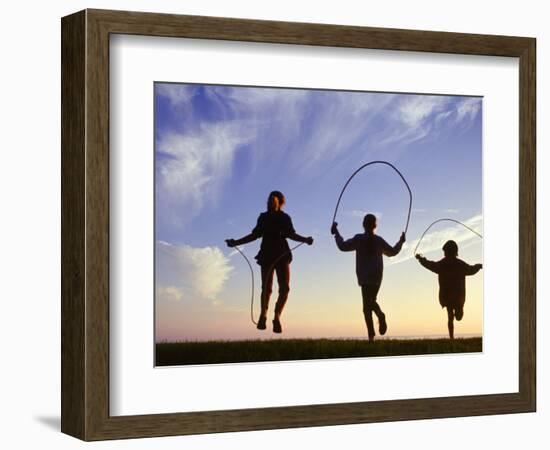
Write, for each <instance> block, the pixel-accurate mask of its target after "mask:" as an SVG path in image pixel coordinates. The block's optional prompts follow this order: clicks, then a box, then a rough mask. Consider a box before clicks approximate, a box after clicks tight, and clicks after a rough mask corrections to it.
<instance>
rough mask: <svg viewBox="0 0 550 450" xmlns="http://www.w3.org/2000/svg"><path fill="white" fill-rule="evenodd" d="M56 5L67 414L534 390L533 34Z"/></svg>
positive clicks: (112, 434) (155, 418)
mask: <svg viewBox="0 0 550 450" xmlns="http://www.w3.org/2000/svg"><path fill="white" fill-rule="evenodd" d="M61 29H62V431H63V432H64V433H67V434H70V435H72V436H75V437H78V438H80V439H83V440H102V439H118V438H132V437H153V436H167V435H183V434H198V433H212V432H227V431H244V430H260V429H275V428H290V427H306V426H321V425H336V424H350V423H368V422H379V421H395V420H412V419H421V418H441V417H458V416H467V415H485V414H501V413H517V412H531V411H535V408H536V383H535V381H536V379H535V378H536V377H535V376H536V333H535V318H536V316H535V310H536V308H535V306H536V292H535V285H536V283H535V280H536V264H535V261H536V257H535V256H536V255H535V243H536V229H535V217H536V206H535V204H536V203H535V184H536V180H535V173H536V158H535V154H536V153H535V149H536V139H535V137H536V127H535V99H536V91H535V60H536V56H535V53H536V51H535V48H536V47H535V42H536V41H535V39H534V38H527V37H508V36H489V35H472V34H459V33H445V32H436V31H418V30H397V29H380V28H368V27H350V26H339V25H320V24H306V23H287V22H272V21H255V20H241V19H229V18H215V17H199V16H178V15H169V14H154V13H135V12H122V11H104V10H85V11H81V12H78V13H75V14H73V15H70V16H67V17H64V18H63V19H62V27H61Z"/></svg>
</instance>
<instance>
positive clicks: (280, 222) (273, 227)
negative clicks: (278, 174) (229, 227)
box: [226, 191, 313, 333]
mask: <svg viewBox="0 0 550 450" xmlns="http://www.w3.org/2000/svg"><path fill="white" fill-rule="evenodd" d="M285 201H286V200H285V197H284V195H283V194H282V193H281V192H279V191H273V192H271V193H270V194H269V197H268V199H267V211H266V212H263V213H261V214H260V216H259V217H258V221H257V223H256V226H255V227H254V229H253V230H252V232H251V233H250V234H247V235H246V236H244V237H242V238H240V239H227V240H226V243H227V245H228V246H229V247H236V246H237V245H241V244H247V243H249V242H252V241H255V240H256V239H258V238H260V237H261V238H262V243H261V246H260V251H259V253H258V254H257V255H256V260H257V262H258V264H259V265H260V267H261V269H262V295H261V311H260V317H259V319H258V322H257V324H256V328H258V330H265V329H266V322H267V311H268V306H269V298H270V296H271V291H272V286H273V273H274V272H275V273H276V274H277V284H278V285H279V296H278V298H277V303H276V304H275V313H274V316H273V332H274V333H281V332H282V325H281V314H282V312H283V309H284V307H285V304H286V301H287V299H288V293H289V290H290V263H291V261H292V250H291V249H290V247H289V246H288V242H287V238H288V239H292V240H293V241H297V242H300V243H305V244H308V245H312V244H313V238H312V237H311V236H309V237H304V236H300V235H299V234H297V233H296V231H295V230H294V226H293V225H292V219H291V218H290V216H289V215H288V214H286V213H285V212H283V211H282V208H283V206H284V204H285ZM295 248H296V247H295ZM237 250H238V251H239V253H240V254H241V255H242V256H243V257H244V258H245V259H246V260H247V262H248V259H247V258H246V257H245V256H244V254H243V253H242V252H241V251H240V250H239V249H238V248H237ZM248 264H249V267H250V269H251V271H252V267H251V266H250V263H249V262H248ZM252 280H254V277H252ZM252 290H253V291H252V292H254V285H253V286H252ZM252 295H254V294H252ZM253 299H254V297H252V301H253ZM252 321H254V319H253V318H252Z"/></svg>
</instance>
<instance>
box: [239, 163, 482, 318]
mask: <svg viewBox="0 0 550 450" xmlns="http://www.w3.org/2000/svg"><path fill="white" fill-rule="evenodd" d="M373 164H383V165H386V166H389V167H391V168H392V169H393V170H394V171H395V172H396V173H397V174H398V175H399V177H400V178H401V180H402V181H403V183H404V184H405V186H406V188H407V191H408V193H409V209H408V212H407V222H406V224H405V231H404V233H405V234H407V230H408V229H409V222H410V220H411V211H412V199H413V195H412V191H411V188H410V186H409V183H407V180H406V179H405V177H404V176H403V174H402V173H401V172H400V171H399V169H397V167H395V166H394V165H393V164H391V163H389V162H387V161H370V162H368V163H366V164H363V165H362V166H360V167H359V168H358V169H357V170H356V171H355V172H353V173H352V174H351V176H350V177H349V178H348V180H347V181H346V183H345V184H344V187H343V188H342V190H341V191H340V195H339V196H338V201H337V202H336V207H335V208H334V215H333V216H332V223H334V222H336V216H337V214H338V208H339V206H340V201H341V200H342V196H343V195H344V192H345V191H346V188H347V187H348V185H349V183H350V182H351V180H352V179H353V178H354V177H355V175H357V174H358V173H359V172H360V171H362V170H363V169H365V168H366V167H368V166H371V165H373ZM445 220H447V221H451V222H456V223H458V224H460V225H462V226H463V227H465V228H467V229H468V230H470V231H471V232H472V233H475V234H477V235H478V236H479V237H480V238H482V236H481V234H479V233H478V232H477V231H475V230H473V229H472V228H470V227H469V226H467V225H465V224H463V223H462V222H460V221H458V220H455V219H447V218H444V219H438V220H435V221H434V222H432V223H431V224H430V225H429V226H428V228H426V230H425V231H424V233H422V236H421V237H420V239H419V241H418V243H417V244H416V247H415V249H414V253H413V254H416V251H417V250H418V247H419V245H420V243H421V242H422V239H423V238H424V236H425V235H426V233H427V232H428V231H429V229H430V228H431V227H432V226H434V225H435V224H436V223H438V222H442V221H445ZM303 244H304V242H301V243H299V244H298V245H295V246H294V247H292V248H290V249H289V250H288V251H286V252H285V253H283V254H281V255H280V256H279V257H278V258H277V259H276V260H275V261H274V262H273V263H272V264H271V266H270V267H269V270H268V271H267V272H266V273H267V274H268V275H269V274H270V273H271V271H272V270H273V269H274V268H275V265H276V264H277V263H278V262H279V260H280V259H281V258H283V257H284V256H286V255H288V254H289V253H291V252H292V251H294V250H296V249H297V248H298V247H300V246H301V245H303ZM234 248H235V249H236V250H237V251H238V252H239V253H240V254H241V256H242V257H243V258H244V260H245V261H246V263H247V264H248V268H249V269H250V277H251V281H252V283H251V286H252V287H251V297H250V320H251V321H252V323H253V324H254V325H257V324H258V322H256V321H255V320H254V290H255V287H254V269H252V265H251V264H250V261H249V260H248V258H247V257H246V255H245V254H244V253H243V252H242V251H241V249H240V248H239V247H238V246H235V247H234ZM263 281H264V283H265V280H263Z"/></svg>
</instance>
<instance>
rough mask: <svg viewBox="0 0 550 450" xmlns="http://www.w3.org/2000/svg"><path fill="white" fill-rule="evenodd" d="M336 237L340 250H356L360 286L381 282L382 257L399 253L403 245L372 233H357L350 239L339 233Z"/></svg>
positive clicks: (356, 270)
mask: <svg viewBox="0 0 550 450" xmlns="http://www.w3.org/2000/svg"><path fill="white" fill-rule="evenodd" d="M335 239H336V245H337V246H338V248H339V249H340V250H342V251H344V252H350V251H355V273H356V274H357V283H358V284H359V285H360V286H364V285H366V284H381V283H382V276H383V273H384V261H383V259H382V257H383V256H384V255H386V256H395V255H397V254H398V253H399V252H400V251H401V247H402V246H403V244H402V243H401V242H398V243H397V244H395V245H394V246H393V247H392V246H391V245H390V244H388V243H387V242H386V241H385V240H384V239H383V238H382V237H380V236H377V235H376V234H370V233H360V234H356V235H355V236H353V237H352V238H351V239H348V240H344V238H343V237H342V236H340V235H339V234H337V235H336V237H335Z"/></svg>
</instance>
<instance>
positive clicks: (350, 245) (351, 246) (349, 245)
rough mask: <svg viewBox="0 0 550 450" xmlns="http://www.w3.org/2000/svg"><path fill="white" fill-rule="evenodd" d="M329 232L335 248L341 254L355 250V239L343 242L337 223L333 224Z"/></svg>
mask: <svg viewBox="0 0 550 450" xmlns="http://www.w3.org/2000/svg"><path fill="white" fill-rule="evenodd" d="M330 232H331V233H332V234H333V235H334V240H335V241H336V246H337V247H338V248H339V249H340V250H341V251H343V252H352V251H354V250H357V240H356V239H355V237H352V238H351V239H348V240H344V238H343V237H342V235H341V234H340V232H339V231H338V223H336V222H334V223H333V224H332V227H331V228H330Z"/></svg>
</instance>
